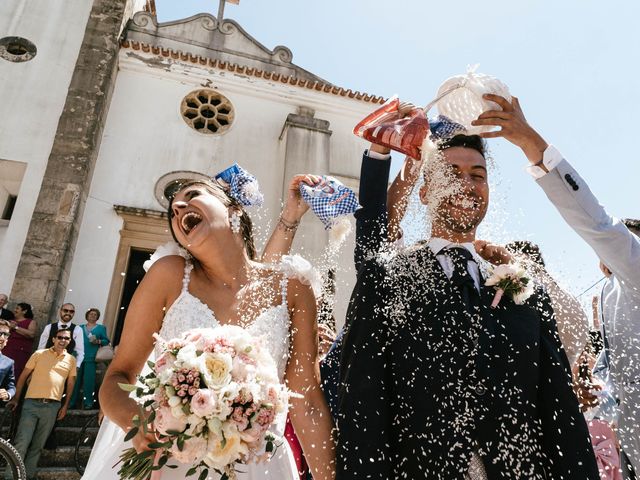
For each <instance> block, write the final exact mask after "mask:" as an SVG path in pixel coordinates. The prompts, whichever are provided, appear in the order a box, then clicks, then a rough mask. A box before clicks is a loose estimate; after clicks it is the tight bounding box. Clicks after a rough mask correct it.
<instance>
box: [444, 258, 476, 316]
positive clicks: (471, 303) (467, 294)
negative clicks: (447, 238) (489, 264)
mask: <svg viewBox="0 0 640 480" xmlns="http://www.w3.org/2000/svg"><path fill="white" fill-rule="evenodd" d="M444 254H445V255H446V256H448V257H449V259H450V260H451V263H452V264H453V273H452V275H451V283H453V285H454V286H455V287H456V288H457V289H458V291H459V292H460V296H461V297H462V301H463V302H464V304H465V306H466V307H467V310H468V311H469V312H473V311H474V310H475V308H474V307H476V306H477V305H478V304H479V301H480V297H479V295H478V291H477V290H476V284H475V282H474V281H473V278H472V277H471V274H470V273H469V269H468V264H469V262H475V260H474V259H473V256H472V255H471V252H470V251H469V250H467V249H466V248H464V247H452V248H448V249H446V250H445V251H444Z"/></svg>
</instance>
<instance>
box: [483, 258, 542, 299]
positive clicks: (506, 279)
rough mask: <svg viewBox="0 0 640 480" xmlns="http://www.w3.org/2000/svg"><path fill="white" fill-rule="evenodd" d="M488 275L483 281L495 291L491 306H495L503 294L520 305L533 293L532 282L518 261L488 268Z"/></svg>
mask: <svg viewBox="0 0 640 480" xmlns="http://www.w3.org/2000/svg"><path fill="white" fill-rule="evenodd" d="M489 273H490V275H491V276H490V277H489V278H488V279H487V281H486V282H485V283H484V284H485V285H486V286H487V287H493V288H494V290H495V291H496V294H495V296H494V297H493V301H492V302H491V308H496V307H497V306H498V304H499V303H500V300H502V297H503V296H504V295H508V296H510V297H511V300H513V303H515V304H516V305H522V304H523V303H524V302H526V301H527V299H528V298H529V297H530V296H531V295H532V294H533V282H532V281H531V279H530V278H529V277H528V276H527V271H526V270H525V269H524V267H523V266H522V265H520V264H519V263H505V264H502V265H498V266H497V267H493V268H492V269H490V270H489Z"/></svg>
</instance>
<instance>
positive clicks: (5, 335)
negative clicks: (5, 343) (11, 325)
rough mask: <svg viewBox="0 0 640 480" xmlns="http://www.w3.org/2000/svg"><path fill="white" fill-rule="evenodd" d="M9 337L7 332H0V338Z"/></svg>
mask: <svg viewBox="0 0 640 480" xmlns="http://www.w3.org/2000/svg"><path fill="white" fill-rule="evenodd" d="M9 335H11V334H10V333H9V332H0V337H8V336H9Z"/></svg>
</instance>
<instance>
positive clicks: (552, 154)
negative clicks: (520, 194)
mask: <svg viewBox="0 0 640 480" xmlns="http://www.w3.org/2000/svg"><path fill="white" fill-rule="evenodd" d="M562 159H563V157H562V154H561V153H560V152H559V151H558V149H557V148H556V147H554V146H553V145H549V146H548V147H547V149H546V150H545V151H544V153H543V154H542V163H543V164H544V166H545V168H546V169H547V170H548V171H549V172H550V171H551V170H553V169H554V168H556V167H557V166H558V164H559V163H560V162H561V161H562ZM526 170H527V172H529V175H531V176H532V177H533V178H535V179H536V180H537V179H538V178H542V177H544V176H545V175H546V174H547V172H545V171H544V170H543V169H542V168H541V167H536V166H535V165H529V166H528V167H526Z"/></svg>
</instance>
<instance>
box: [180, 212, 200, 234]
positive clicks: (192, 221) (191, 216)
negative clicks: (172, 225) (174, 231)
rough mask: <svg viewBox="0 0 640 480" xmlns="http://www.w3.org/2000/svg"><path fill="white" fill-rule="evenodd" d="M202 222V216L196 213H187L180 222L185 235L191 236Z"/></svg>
mask: <svg viewBox="0 0 640 480" xmlns="http://www.w3.org/2000/svg"><path fill="white" fill-rule="evenodd" d="M200 222H202V216H201V215H199V214H198V213H196V212H187V213H185V214H184V216H183V217H182V219H181V220H180V224H181V226H182V230H183V231H184V233H185V235H189V234H190V233H191V232H192V231H193V229H194V228H196V227H197V226H198V225H199V224H200Z"/></svg>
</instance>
